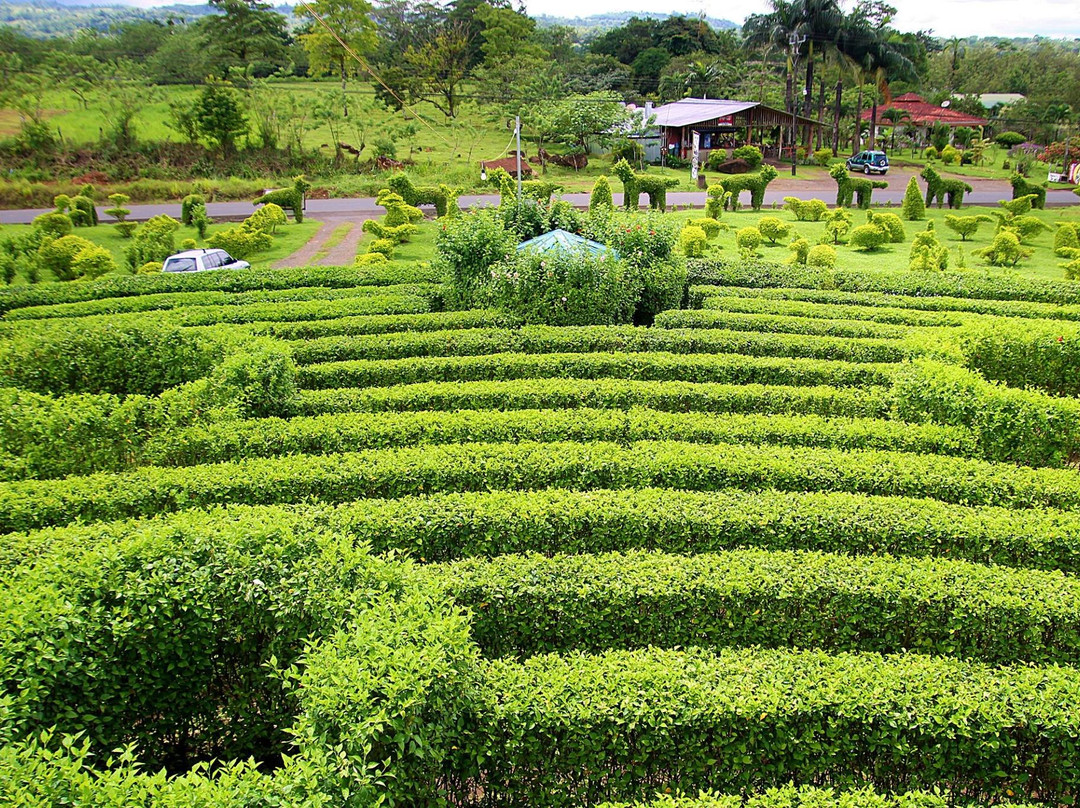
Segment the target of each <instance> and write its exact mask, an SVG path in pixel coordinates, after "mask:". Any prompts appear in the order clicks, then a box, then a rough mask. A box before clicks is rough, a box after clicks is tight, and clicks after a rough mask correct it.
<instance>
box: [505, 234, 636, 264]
mask: <svg viewBox="0 0 1080 808" xmlns="http://www.w3.org/2000/svg"><path fill="white" fill-rule="evenodd" d="M517 248H518V250H535V251H536V252H548V251H550V250H562V251H563V252H587V253H589V254H590V255H610V256H611V257H612V258H618V257H619V253H618V252H617V251H615V250H613V249H611V247H607V246H605V245H603V244H601V243H600V242H599V241H590V240H589V239H587V238H585V237H583V236H579V235H577V234H576V233H571V232H569V231H566V230H552V231H551V232H550V233H543V234H542V235H539V236H537V237H536V238H531V239H529V240H528V241H523V242H521V244H519V245H517Z"/></svg>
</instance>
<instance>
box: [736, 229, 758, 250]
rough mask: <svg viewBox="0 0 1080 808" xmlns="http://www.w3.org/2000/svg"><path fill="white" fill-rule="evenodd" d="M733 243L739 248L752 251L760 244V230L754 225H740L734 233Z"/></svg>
mask: <svg viewBox="0 0 1080 808" xmlns="http://www.w3.org/2000/svg"><path fill="white" fill-rule="evenodd" d="M735 243H736V244H737V245H738V246H739V248H740V249H743V250H746V251H748V252H754V251H756V250H757V248H758V247H760V246H761V231H760V230H758V229H757V228H756V227H740V228H739V230H738V231H737V232H736V233H735Z"/></svg>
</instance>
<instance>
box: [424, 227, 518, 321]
mask: <svg viewBox="0 0 1080 808" xmlns="http://www.w3.org/2000/svg"><path fill="white" fill-rule="evenodd" d="M516 243H517V237H516V236H515V234H514V233H513V232H512V231H510V230H508V229H507V228H506V226H505V225H504V224H503V220H502V218H501V217H500V216H499V213H498V211H496V210H480V211H475V212H473V213H470V214H469V215H467V216H461V217H458V218H455V219H453V220H452V221H447V222H443V224H442V227H441V228H440V229H439V230H438V231H437V232H436V233H435V247H436V250H437V251H438V261H439V263H440V264H441V266H443V267H445V270H446V273H447V275H448V276H449V279H450V289H449V290H448V300H449V301H450V302H451V303H452V304H453V305H455V306H456V307H461V308H467V307H469V306H472V305H474V304H475V303H476V302H478V301H479V295H480V294H481V290H482V289H483V287H485V286H486V285H487V284H488V283H489V282H490V280H491V267H492V266H493V265H494V264H497V263H499V262H501V261H506V260H508V259H509V258H510V257H511V255H512V254H513V252H514V247H515V246H516Z"/></svg>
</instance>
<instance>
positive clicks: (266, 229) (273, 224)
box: [244, 202, 289, 235]
mask: <svg viewBox="0 0 1080 808" xmlns="http://www.w3.org/2000/svg"><path fill="white" fill-rule="evenodd" d="M288 221H289V220H288V219H287V218H286V217H285V211H284V210H282V208H281V206H280V205H275V204H274V203H273V202H268V203H267V204H265V205H263V206H262V207H261V208H259V209H258V210H256V211H255V212H254V213H253V214H251V215H250V216H248V217H247V218H246V219H245V220H244V226H245V227H247V228H249V229H251V230H258V231H260V232H263V233H269V234H270V235H273V234H274V233H276V232H277V229H278V227H279V226H282V225H285V224H286V223H288Z"/></svg>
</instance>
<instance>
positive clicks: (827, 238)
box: [820, 208, 851, 244]
mask: <svg viewBox="0 0 1080 808" xmlns="http://www.w3.org/2000/svg"><path fill="white" fill-rule="evenodd" d="M849 230H851V213H850V212H849V211H848V210H846V209H844V208H836V210H834V211H833V212H832V213H830V214H829V216H828V218H827V219H826V220H825V231H824V232H823V233H822V234H821V239H820V243H821V244H842V243H843V241H844V236H846V235H847V234H848V231H849Z"/></svg>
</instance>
